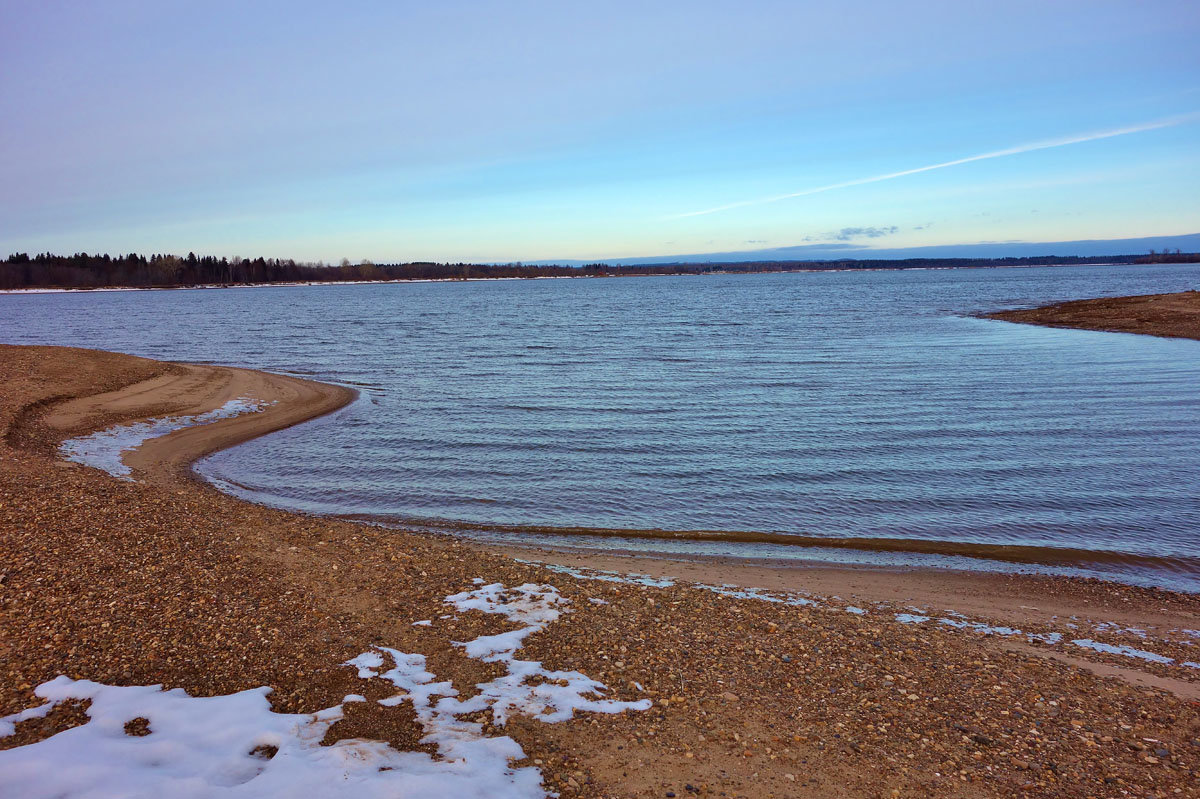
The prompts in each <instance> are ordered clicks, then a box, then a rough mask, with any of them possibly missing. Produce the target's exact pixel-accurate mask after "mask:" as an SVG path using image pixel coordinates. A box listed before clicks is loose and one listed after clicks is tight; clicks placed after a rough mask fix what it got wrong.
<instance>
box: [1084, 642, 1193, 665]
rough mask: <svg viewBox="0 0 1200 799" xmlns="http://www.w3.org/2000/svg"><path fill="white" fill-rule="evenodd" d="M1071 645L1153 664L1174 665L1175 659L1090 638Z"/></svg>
mask: <svg viewBox="0 0 1200 799" xmlns="http://www.w3.org/2000/svg"><path fill="white" fill-rule="evenodd" d="M1071 643H1073V644H1075V646H1081V647H1083V648H1084V649H1093V650H1095V651H1097V652H1104V653H1105V654H1109V655H1124V656H1125V657H1128V658H1139V659H1141V660H1148V661H1150V662H1151V663H1163V664H1167V663H1174V662H1175V659H1174V658H1169V657H1167V656H1166V655H1159V654H1157V653H1155V652H1147V651H1146V650H1144V649H1134V648H1133V647H1132V646H1125V644H1106V643H1104V642H1102V641H1093V640H1092V639H1090V638H1076V639H1075V640H1074V641H1072V642H1071Z"/></svg>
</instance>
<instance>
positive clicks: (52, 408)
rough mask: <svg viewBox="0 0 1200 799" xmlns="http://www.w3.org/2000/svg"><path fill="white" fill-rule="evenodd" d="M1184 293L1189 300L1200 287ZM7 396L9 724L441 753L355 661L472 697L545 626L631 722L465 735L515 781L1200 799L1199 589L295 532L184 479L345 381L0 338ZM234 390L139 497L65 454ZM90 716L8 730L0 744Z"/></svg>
mask: <svg viewBox="0 0 1200 799" xmlns="http://www.w3.org/2000/svg"><path fill="white" fill-rule="evenodd" d="M1177 296H1184V297H1185V298H1186V307H1187V308H1190V307H1192V306H1193V305H1194V304H1195V301H1194V298H1195V296H1200V295H1195V294H1194V293H1193V294H1192V295H1191V296H1190V297H1189V296H1187V295H1177ZM1128 299H1130V300H1140V299H1142V298H1128ZM1097 302H1099V301H1097ZM1105 302H1108V303H1110V305H1111V304H1112V303H1114V302H1115V301H1105ZM1061 307H1066V306H1061ZM1113 307H1116V306H1115V305H1114V306H1113ZM1181 307H1184V306H1181ZM1173 308H1174V306H1172V309H1173ZM1171 312H1172V313H1174V310H1172V311H1171ZM1183 312H1184V311H1179V313H1183ZM1021 313H1027V314H1031V313H1033V312H1021ZM1189 313H1190V312H1189ZM1005 318H1007V317H1005ZM1047 318H1050V317H1047ZM1054 318H1055V319H1057V320H1059V321H1061V320H1062V319H1063V317H1061V316H1056V317H1054ZM1020 321H1034V320H1032V319H1022V320H1020ZM1070 321H1071V322H1072V324H1074V323H1076V322H1078V319H1076V318H1074V317H1072V318H1071V319H1070ZM1042 323H1044V322H1042ZM1097 324H1099V323H1097ZM1106 324H1110V326H1109V327H1106V328H1104V329H1120V328H1119V327H1118V326H1117V323H1115V322H1111V320H1110V323H1106ZM1192 324H1193V325H1194V322H1192ZM1078 326H1087V325H1082V324H1079V325H1078ZM1181 329H1183V328H1174V327H1172V328H1170V330H1181ZM1193 329H1194V328H1193ZM1165 334H1167V335H1179V334H1180V333H1177V332H1169V333H1165ZM1192 337H1197V336H1196V335H1195V334H1193V335H1192ZM0 384H2V385H3V386H4V389H3V391H0V430H2V431H3V434H4V435H3V439H2V443H0V553H2V554H0V716H8V715H10V714H15V713H18V712H20V711H22V710H24V709H27V708H32V707H36V706H38V705H40V704H41V703H42V699H40V698H38V697H36V696H35V695H34V691H35V689H36V688H37V687H38V686H39V685H42V684H43V683H46V682H47V681H50V680H53V679H54V678H56V677H58V676H59V675H67V676H69V677H71V678H74V679H87V680H93V681H96V682H98V683H104V684H106V685H120V686H134V685H154V684H162V685H164V686H166V687H168V688H176V687H178V688H183V689H186V690H187V691H188V693H189V694H191V695H194V696H195V695H202V696H220V695H226V694H230V693H232V692H236V691H244V690H247V689H253V688H257V687H260V686H270V687H271V688H272V689H273V692H272V693H271V694H270V701H271V706H272V709H273V710H274V711H275V712H276V713H294V714H305V713H315V712H317V711H321V710H323V709H327V708H331V707H333V706H339V705H340V707H341V710H340V711H339V712H340V714H341V715H340V716H339V720H337V721H336V722H335V723H333V724H332V725H330V726H328V729H327V731H326V732H325V734H324V736H323V739H322V740H321V742H320V743H321V744H322V745H325V746H333V747H337V746H340V747H342V749H343V750H344V749H345V748H346V747H347V746H348V745H349V742H354V741H359V740H367V741H381V742H384V743H386V744H389V745H390V746H391V747H393V748H394V749H395V750H400V751H412V752H425V753H433V752H434V751H435V748H436V747H435V746H434V743H432V742H431V741H430V740H429V739H428V738H427V736H428V735H429V734H430V726H429V725H430V722H429V719H428V718H427V717H423V716H421V715H420V711H421V709H420V707H418V704H417V700H416V699H415V698H413V696H411V695H410V696H409V697H408V698H406V699H403V700H402V701H399V702H393V703H390V704H380V702H379V701H378V700H381V699H385V700H386V699H387V698H388V697H389V696H390V695H391V694H394V693H395V690H394V688H389V689H388V690H385V688H386V686H381V685H380V684H379V682H380V680H379V679H374V678H364V677H363V676H362V675H363V674H364V673H372V674H373V673H374V672H372V669H371V668H364V667H363V666H361V665H360V666H359V668H358V669H357V670H356V668H354V667H349V666H347V665H345V664H346V662H347V661H349V660H351V659H355V658H362V656H363V655H364V653H374V654H373V655H372V657H374V656H375V655H379V657H380V658H381V661H380V662H383V659H382V655H383V654H385V653H389V652H395V653H414V654H420V655H423V656H424V660H423V661H422V662H423V663H424V664H425V668H426V669H428V671H429V672H431V673H432V674H435V675H436V676H437V679H439V680H448V681H450V682H451V683H452V686H453V689H455V690H457V692H458V695H459V697H460V698H463V699H464V700H466V699H470V698H472V697H475V696H480V695H484V694H487V692H488V691H487V690H484V689H481V688H480V687H479V686H480V685H481V684H487V685H492V684H493V683H494V682H495V681H496V680H497V679H498V678H500V677H501V676H502V675H503V672H504V669H505V668H509V669H510V671H511V669H512V661H511V659H510V660H509V661H505V660H504V659H503V658H501V659H495V658H493V659H492V660H490V661H489V660H487V659H486V658H482V657H476V656H472V655H471V648H470V647H469V646H468V647H463V646H460V645H457V644H456V643H455V642H466V641H471V640H474V641H476V642H478V641H481V640H482V638H481V636H495V637H502V635H503V634H506V633H512V632H513V631H514V630H517V629H524V630H526V631H527V633H522V635H523V637H522V638H521V645H520V647H519V651H520V658H524V659H528V661H536V662H539V663H541V664H542V667H543V669H544V670H546V671H545V672H544V674H543V673H542V672H539V674H540V675H542V676H539V677H538V678H537V680H534V681H533V682H537V683H539V684H541V683H544V684H548V685H554V686H559V687H562V688H563V689H564V690H565V689H567V688H568V687H569V685H561V684H562V683H567V684H571V683H572V681H573V680H574V679H575V678H574V677H564V676H562V675H564V674H571V673H575V672H578V673H579V674H581V675H586V677H588V678H591V679H593V680H598V681H600V682H602V683H604V684H605V685H606V686H607V690H606V691H604V692H602V695H603V697H604V698H605V699H606V700H610V701H611V702H614V703H627V704H626V705H616V704H612V705H597V706H594V707H593V709H590V710H589V709H587V708H586V707H584V705H583V704H580V705H579V706H578V707H577V708H576V709H575V712H574V713H573V714H572V713H567V715H570V718H569V719H564V720H553V721H550V720H546V719H544V718H543V719H539V718H534V717H533V716H537V715H538V714H537V713H532V714H531V713H521V712H516V711H514V712H511V713H501V712H500V711H499V710H498V709H497V708H499V707H500V706H499V705H495V704H493V705H489V706H488V707H487V709H485V710H472V711H470V713H469V714H467V715H464V716H463V717H462V720H463V721H464V722H465V721H469V722H470V723H471V724H474V725H478V726H477V727H475V728H472V729H473V730H474V732H473V733H472V734H477V735H478V736H479V737H480V739H487V740H493V739H500V738H504V737H506V736H507V737H510V738H511V739H512V741H513V742H515V744H516V745H519V747H520V750H521V754H522V755H523V757H522V758H520V759H516V760H513V761H512V762H511V763H510V766H512V767H513V768H515V769H535V770H536V771H535V772H523V773H525V774H535V775H536V776H537V777H538V778H539V779H540V780H541V783H542V785H543V786H544V788H545V790H547V791H557V792H561V794H562V795H564V796H588V797H632V796H647V797H649V796H668V797H669V796H677V797H683V796H692V795H695V796H727V797H735V796H742V797H770V796H780V797H783V796H788V797H792V796H795V797H892V796H937V797H942V796H945V797H974V796H996V797H1002V796H1005V797H1006V796H1014V795H1030V796H1062V797H1076V796H1097V797H1099V796H1104V797H1108V796H1112V797H1117V796H1147V797H1148V796H1196V795H1198V794H1200V781H1198V780H1197V768H1198V767H1200V633H1198V632H1197V630H1200V599H1198V598H1197V597H1196V596H1193V595H1185V594H1178V593H1172V592H1168V591H1161V590H1152V589H1143V588H1133V587H1128V586H1121V585H1115V584H1110V583H1102V582H1097V581H1090V580H1073V579H1063V578H1051V577H1038V576H1010V575H987V574H967V573H959V572H938V571H919V570H883V569H866V568H859V569H854V568H829V567H811V568H805V567H795V566H792V567H787V568H784V567H780V566H777V565H773V564H753V563H745V562H729V561H720V560H695V561H667V560H660V559H650V558H645V557H640V558H634V557H628V556H621V555H615V554H608V555H602V554H592V553H567V552H556V551H552V550H548V549H538V548H522V549H515V548H508V549H505V548H500V547H483V546H480V545H475V544H471V543H467V542H465V541H463V540H459V539H455V538H452V537H449V536H418V535H413V534H409V533H404V532H398V531H395V530H390V529H385V528H382V527H376V526H370V525H365V524H356V523H351V522H348V521H339V520H333V519H327V518H320V517H313V516H304V515H299V514H292V513H286V512H283V511H278V510H274V509H270V508H266V507H261V506H257V505H253V504H249V503H246V502H243V501H241V500H238V499H235V498H233V497H230V496H227V495H225V494H222V493H220V492H218V491H217V490H215V489H214V488H212V487H211V486H209V485H207V484H206V483H203V482H201V481H199V480H196V479H194V477H193V476H192V474H191V471H190V464H191V463H192V462H193V461H194V460H195V459H196V458H198V457H201V456H203V455H205V454H207V453H209V452H212V451H215V450H217V449H220V448H223V447H228V446H231V445H233V444H235V443H238V442H240V441H244V440H247V439H249V438H252V437H255V436H259V435H263V434H265V433H268V432H271V431H274V430H279V429H282V428H284V427H288V426H291V425H295V424H298V423H300V422H303V421H305V420H307V419H311V418H314V417H317V416H320V415H323V414H327V413H330V412H333V411H336V410H337V409H338V408H340V407H342V406H344V405H345V404H347V403H348V402H350V401H352V400H353V398H354V393H353V392H352V391H350V390H349V389H346V388H342V387H339V386H329V385H324V384H319V383H314V382H311V381H304V380H299V379H295V378H290V377H285V376H280V375H271V374H266V373H261V372H255V371H252V370H244V369H232V368H226V367H216V366H204V365H189V364H172V363H165V362H159V361H150V360H146V359H141V358H135V357H132V356H126V355H119V354H113V353H105V352H98V351H92V350H76V349H66V348H55V347H13V346H4V347H0ZM237 399H249V400H253V401H255V402H258V403H260V404H261V406H262V407H261V410H259V412H257V413H249V414H245V415H239V416H235V417H233V418H229V419H223V420H220V421H216V422H213V423H211V424H205V425H203V426H194V427H189V428H187V429H181V430H178V431H176V432H173V433H170V434H169V435H166V436H163V437H160V438H152V439H150V440H149V441H147V442H146V443H145V444H144V445H143V446H141V447H139V448H138V449H136V450H134V451H132V452H131V453H129V454H128V455H126V457H125V459H124V461H125V463H126V465H127V466H128V467H129V469H130V477H132V478H133V479H132V480H122V479H117V478H114V477H113V476H111V475H110V474H106V473H104V472H103V471H100V470H97V469H94V468H89V467H86V466H81V465H78V464H75V463H69V462H67V461H64V460H63V458H62V457H61V456H60V453H59V445H60V442H62V441H63V440H64V439H68V438H72V437H77V436H82V435H85V434H88V433H90V432H92V431H96V430H101V429H104V428H108V427H111V426H113V425H118V424H129V423H132V422H137V421H139V420H143V419H146V418H151V417H163V416H181V415H196V414H203V413H206V412H211V411H213V410H215V409H219V408H221V407H223V406H224V405H225V404H226V403H228V402H229V401H231V400H237ZM531 561H532V562H531ZM631 574H639V575H644V576H642V577H631V576H629V575H631ZM495 583H501V584H503V585H504V586H506V587H508V588H509V589H512V588H515V587H517V586H522V585H525V584H537V585H542V586H551V587H552V588H547V589H539V590H542V591H543V592H544V593H546V594H548V595H552V599H553V603H554V604H555V608H556V609H555V610H554V612H553V613H544V614H543V616H540V617H538V619H537V620H535V621H533V622H529V621H528V618H527V617H526V616H520V615H519V614H513V613H510V614H509V615H507V616H506V615H505V614H503V613H497V612H494V611H495V605H494V603H493V605H488V604H487V603H486V602H483V600H485V599H487V597H484V596H483V595H482V594H479V592H481V591H483V588H482V587H481V586H487V585H491V584H495ZM472 591H474V592H476V595H473V597H472V598H468V599H459V600H457V601H456V602H455V601H451V602H449V603H448V602H447V598H448V597H454V596H456V595H460V593H462V592H467V593H470V592H472ZM527 599H528V597H527ZM543 599H544V597H543ZM488 601H493V600H488ZM530 601H532V600H530ZM472 603H474V604H472ZM481 603H482V604H481ZM535 604H536V603H535ZM537 607H538V608H542V610H543V611H544V610H546V608H545V607H543V606H541V605H538V606H537ZM489 608H490V610H489ZM559 608H561V610H559ZM529 618H532V617H529ZM522 619H525V620H524V621H522ZM415 623H416V624H415ZM521 624H526V625H528V626H527V627H526V628H521V627H520V625H521ZM377 647H386V648H387V649H386V650H383V649H378V648H377ZM497 651H500V650H497ZM504 651H507V652H509V653H510V655H511V651H512V650H504ZM388 657H393V658H394V657H395V656H394V655H390V654H389V655H388ZM358 662H359V663H360V664H361V663H367V662H373V661H370V658H368V659H367V660H359V661H358ZM506 664H508V665H506ZM397 668H399V666H398V661H397ZM547 674H552V676H545V675H547ZM443 690H446V689H443ZM489 690H490V689H489ZM411 693H412V692H411V691H410V694H411ZM350 695H354V696H361V697H362V698H363V699H364V700H365V701H346V699H345V698H346V697H347V696H350ZM590 695H592V694H590ZM598 695H600V694H598V693H597V694H594V695H592V696H598ZM647 700H648V701H647ZM647 705H648V706H649V707H647ZM596 708H600V709H596ZM85 711H86V707H85V706H84V705H80V704H77V703H76V704H71V703H63V704H61V705H59V706H57V707H56V708H55V709H54V710H52V711H51V712H50V713H49V714H48V715H46V716H45V718H32V719H30V720H26V721H21V722H20V723H16V724H15V725H14V732H13V734H12V735H8V736H5V737H0V752H3V751H8V752H19V751H21V747H24V746H28V745H31V744H34V743H35V742H38V741H44V740H46V739H47V738H48V737H49V736H51V735H52V734H53V733H55V732H58V731H61V730H64V729H67V728H70V727H73V726H77V725H80V724H81V723H83V722H86V721H87V717H86V715H84V713H85ZM542 715H543V716H545V715H546V714H545V713H543V714H542ZM505 716H507V717H506V718H505ZM130 721H132V719H130ZM130 729H131V728H129V727H127V728H126V730H127V733H128V734H129V735H134V734H137V733H135V732H129V730H130ZM2 732H3V730H0V733H2ZM153 735H154V725H153V723H151V724H150V732H149V738H151V739H152V738H153ZM339 742H340V743H339ZM32 748H33V747H31V749H32ZM363 751H367V750H363ZM443 754H444V753H443ZM367 756H368V755H363V757H367ZM269 757H270V755H268V758H269ZM273 767H274V766H271V765H267V766H264V767H263V768H264V769H265V771H264V772H263V773H269V772H270V769H271V768H273ZM480 795H488V794H487V793H486V792H485V793H481V794H480Z"/></svg>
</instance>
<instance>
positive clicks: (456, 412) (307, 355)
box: [0, 266, 1200, 586]
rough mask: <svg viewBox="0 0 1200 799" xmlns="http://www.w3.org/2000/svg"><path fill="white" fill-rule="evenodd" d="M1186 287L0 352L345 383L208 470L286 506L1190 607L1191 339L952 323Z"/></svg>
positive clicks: (1017, 281) (603, 301)
mask: <svg viewBox="0 0 1200 799" xmlns="http://www.w3.org/2000/svg"><path fill="white" fill-rule="evenodd" d="M1196 287H1200V268H1197V267H1195V266H1153V267H1069V268H1034V269H985V270H942V271H879V272H837V273H803V274H787V275H751V276H712V277H704V278H696V277H679V278H627V279H607V280H605V279H597V280H537V281H489V282H472V283H411V284H400V285H363V286H329V287H294V288H259V289H226V290H199V291H172V292H112V293H89V294H52V295H21V296H15V295H8V296H0V340H3V341H6V342H12V343H56V344H73V345H81V346H90V347H99V348H104V349H113V350H120V351H125V352H132V353H136V354H139V355H146V356H151V357H157V358H169V359H178V360H192V361H209V362H217V363H227V364H235V365H243V366H253V367H258V368H266V369H271V370H277V371H283V372H289V373H294V374H301V375H312V376H315V377H317V378H323V379H329V380H335V381H341V382H346V383H350V384H353V385H355V386H357V387H359V388H360V389H361V391H362V392H363V395H362V399H361V400H360V401H359V402H358V403H356V404H355V405H353V406H351V407H350V408H349V409H347V410H345V411H342V412H341V413H340V414H337V415H336V416H335V417H331V418H329V419H326V420H322V421H318V422H315V423H312V424H309V425H305V426H302V427H301V428H294V429H292V430H289V431H285V432H282V433H279V434H275V435H272V436H268V437H266V438H264V439H260V440H257V441H253V442H250V443H248V444H245V445H242V446H240V447H237V448H235V449H233V450H229V451H226V452H223V453H219V454H218V455H216V456H214V457H211V458H209V459H208V460H207V461H205V462H204V464H203V465H202V471H203V472H204V473H205V474H207V475H209V476H210V477H213V478H215V479H219V480H223V481H227V482H228V483H229V484H231V485H234V486H236V487H238V488H237V490H239V491H241V492H243V493H248V494H249V495H251V496H255V497H257V498H259V499H266V500H268V501H271V502H273V503H275V504H282V505H285V506H290V507H298V508H303V509H307V510H314V511H321V512H330V513H353V514H369V515H382V516H387V517H405V518H413V517H415V518H421V519H450V520H459V521H466V522H472V523H479V524H484V523H499V524H513V525H530V524H535V525H550V526H589V527H601V528H665V529H673V530H691V529H709V530H738V531H778V532H784V533H790V534H803V535H815V536H852V537H888V538H917V539H928V540H940V541H944V540H950V541H962V542H972V543H981V544H1006V545H1034V546H1055V547H1073V548H1083V549H1088V550H1105V551H1114V552H1119V553H1128V554H1136V555H1145V556H1160V557H1167V558H1171V559H1173V562H1172V563H1169V564H1165V565H1164V564H1161V563H1160V564H1157V565H1155V566H1154V567H1153V568H1152V569H1151V571H1155V572H1157V573H1158V575H1159V577H1161V578H1163V579H1166V577H1167V576H1169V575H1170V574H1171V573H1174V574H1173V579H1175V580H1176V584H1184V583H1189V584H1190V585H1192V586H1200V577H1197V572H1200V569H1197V566H1196V564H1200V480H1198V478H1200V391H1198V389H1200V342H1195V341H1182V340H1169V339H1158V338H1153V337H1148V336H1134V335H1122V334H1110V333H1098V332H1086V331H1067V330H1052V329H1045V328H1037V327H1030V326H1024V325H1013V324H1008V323H1003V322H993V321H984V320H980V319H976V318H972V317H971V316H970V314H973V313H976V312H980V311H985V310H993V309H999V308H1005V307H1015V306H1021V305H1036V304H1043V303H1046V302H1051V301H1057V300H1063V299H1072V298H1077V297H1089V296H1102V295H1122V294H1136V293H1151V292H1159V291H1175V290H1180V289H1185V288H1196ZM641 546H650V545H649V544H645V543H643V544H642V545H641ZM651 548H653V547H651ZM747 551H749V550H747ZM1181 581H1182V582H1181Z"/></svg>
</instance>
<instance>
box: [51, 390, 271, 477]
mask: <svg viewBox="0 0 1200 799" xmlns="http://www.w3.org/2000/svg"><path fill="white" fill-rule="evenodd" d="M271 404H273V403H269V402H264V401H262V400H256V399H251V398H249V397H239V398H237V399H231V400H230V401H229V402H226V403H225V404H224V405H222V406H221V407H220V408H216V409H214V410H211V411H208V412H207V413H201V414H196V415H193V416H163V417H160V418H156V419H147V420H146V421H144V422H134V423H132V424H121V425H116V426H114V427H110V428H108V429H106V430H100V431H99V432H96V433H92V434H91V435H88V436H83V437H81V438H71V439H68V440H66V441H64V442H63V443H62V444H61V445H60V446H59V448H58V451H59V454H61V455H62V456H63V457H64V458H66V459H67V460H69V461H72V462H73V463H81V464H83V465H84V466H91V467H94V468H96V469H102V470H104V471H106V472H108V473H109V474H111V475H112V476H113V477H120V478H122V479H124V480H132V479H133V478H132V477H130V469H129V467H128V466H126V465H125V462H124V461H123V460H122V459H121V456H122V455H124V454H125V453H126V452H129V451H130V450H132V449H137V448H138V447H140V446H141V445H142V444H143V443H145V442H146V441H148V440H149V439H151V438H158V437H159V436H165V435H167V434H168V433H173V432H175V431H176V430H183V429H185V428H188V427H199V426H200V425H205V424H211V423H212V422H217V421H220V420H221V419H232V418H233V417H235V416H240V415H241V414H243V413H257V412H259V411H261V410H263V409H264V408H266V407H267V406H268V405H271Z"/></svg>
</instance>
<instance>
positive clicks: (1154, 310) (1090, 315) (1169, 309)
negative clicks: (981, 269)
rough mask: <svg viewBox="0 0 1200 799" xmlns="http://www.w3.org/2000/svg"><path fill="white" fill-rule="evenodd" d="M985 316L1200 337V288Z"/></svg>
mask: <svg viewBox="0 0 1200 799" xmlns="http://www.w3.org/2000/svg"><path fill="white" fill-rule="evenodd" d="M985 318H987V319H1001V320H1003V321H1006V322H1023V323H1025V324H1030V325H1044V326H1046V327H1070V328H1080V329H1083V330H1105V331H1109V332H1113V333H1143V334H1146V335H1151V336H1166V337H1169V338H1194V339H1200V291H1182V292H1179V293H1177V294H1145V295H1141V296H1136V297H1101V298H1099V299H1094V300H1073V301H1071V302H1060V303H1058V304H1057V305H1047V306H1044V307H1042V308H1027V309H1019V310H1013V311H999V312H997V313H991V314H986V316H985Z"/></svg>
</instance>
